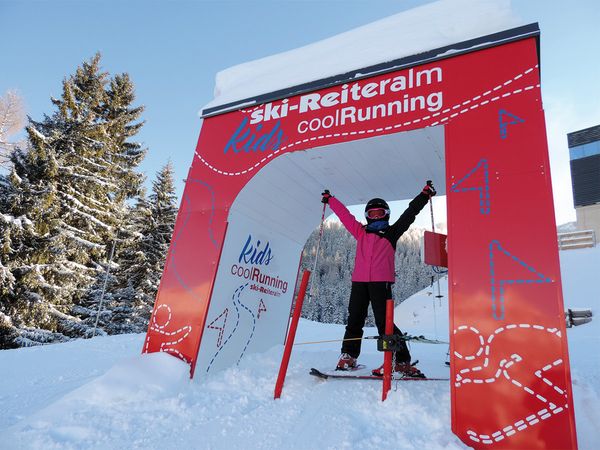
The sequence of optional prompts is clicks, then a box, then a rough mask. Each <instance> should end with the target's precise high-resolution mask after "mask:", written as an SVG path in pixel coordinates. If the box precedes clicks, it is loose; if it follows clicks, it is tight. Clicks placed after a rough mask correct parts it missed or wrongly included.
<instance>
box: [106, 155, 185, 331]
mask: <svg viewBox="0 0 600 450" xmlns="http://www.w3.org/2000/svg"><path fill="white" fill-rule="evenodd" d="M176 202H177V197H176V195H175V186H174V182H173V166H172V164H171V163H170V162H169V163H168V164H167V165H165V166H164V167H163V168H162V169H161V170H160V172H159V173H158V174H157V177H156V180H155V181H154V182H153V183H152V194H151V195H150V198H149V200H146V199H145V196H144V195H140V197H139V199H138V202H137V204H136V207H135V209H134V211H133V219H134V220H133V225H132V227H133V229H132V233H134V234H135V236H136V241H135V244H133V245H132V246H130V247H129V248H128V249H127V250H126V251H124V252H123V253H122V254H121V257H120V259H119V267H120V268H121V269H120V271H119V273H118V278H119V289H118V290H117V291H116V294H115V296H114V297H115V306H114V309H113V311H114V314H113V317H112V319H111V324H110V326H107V330H108V331H109V333H122V332H141V331H144V330H145V329H146V328H147V326H148V321H149V319H150V313H151V312H152V308H153V306H154V300H155V298H156V294H157V292H158V285H159V283H160V277H161V275H162V272H163V268H164V263H165V260H166V257H167V252H168V250H169V245H170V243H171V237H172V235H173V230H174V228H175V220H176V216H177V203H176Z"/></svg>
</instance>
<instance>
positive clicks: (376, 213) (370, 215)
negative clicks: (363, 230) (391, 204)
mask: <svg viewBox="0 0 600 450" xmlns="http://www.w3.org/2000/svg"><path fill="white" fill-rule="evenodd" d="M389 215H390V210H389V209H384V208H373V209H369V210H368V211H365V217H366V218H367V219H383V218H384V217H385V216H389Z"/></svg>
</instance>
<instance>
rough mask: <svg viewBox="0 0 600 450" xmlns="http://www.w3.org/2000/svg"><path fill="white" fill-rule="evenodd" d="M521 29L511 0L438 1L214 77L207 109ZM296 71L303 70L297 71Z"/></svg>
mask: <svg viewBox="0 0 600 450" xmlns="http://www.w3.org/2000/svg"><path fill="white" fill-rule="evenodd" d="M520 25H523V22H522V20H520V19H518V18H517V17H516V16H515V15H514V14H513V12H512V11H511V8H510V0H439V1H437V2H433V3H429V4H426V5H424V6H420V7H418V8H414V9H411V10H408V11H404V12H401V13H399V14H395V15H393V16H390V17H386V18H384V19H381V20H378V21H376V22H372V23H370V24H367V25H364V26H362V27H359V28H356V29H354V30H351V31H347V32H345V33H341V34H339V35H336V36H333V37H330V38H328V39H324V40H322V41H319V42H316V43H313V44H310V45H306V46H304V47H300V48H298V49H295V50H290V51H287V52H283V53H279V54H277V55H273V56H268V57H266V58H261V59H258V60H255V61H250V62H247V63H243V64H239V65H236V66H233V67H230V68H228V69H225V70H223V71H221V72H219V73H218V74H217V76H216V84H215V91H214V94H215V98H214V100H213V101H212V102H210V103H209V104H208V105H206V108H209V107H215V106H218V105H223V104H227V103H230V102H234V101H237V100H243V99H246V98H250V97H254V96H257V95H260V94H264V93H267V92H273V91H276V90H279V89H284V88H287V87H291V86H296V85H299V84H302V83H307V82H310V81H315V80H319V79H322V78H326V77H329V76H333V75H339V74H342V73H346V72H349V71H352V70H356V69H360V68H363V67H368V66H372V65H375V64H379V63H383V62H388V61H392V60H395V59H399V58H402V57H405V56H411V55H415V54H418V53H422V52H424V51H428V50H432V49H436V48H441V47H444V46H448V45H452V44H456V43H459V42H464V41H466V40H469V39H473V38H477V37H480V36H485V35H489V34H492V33H496V32H499V31H503V30H507V29H510V28H515V27H517V26H520ZM298 67H301V68H302V70H298Z"/></svg>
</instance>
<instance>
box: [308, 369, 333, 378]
mask: <svg viewBox="0 0 600 450" xmlns="http://www.w3.org/2000/svg"><path fill="white" fill-rule="evenodd" d="M310 374H311V375H313V376H315V377H318V378H322V379H323V380H326V379H327V378H329V375H327V374H326V373H323V372H321V371H320V370H317V369H315V368H314V367H313V368H311V369H310Z"/></svg>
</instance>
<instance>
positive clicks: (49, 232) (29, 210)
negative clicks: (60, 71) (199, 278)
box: [0, 54, 145, 345]
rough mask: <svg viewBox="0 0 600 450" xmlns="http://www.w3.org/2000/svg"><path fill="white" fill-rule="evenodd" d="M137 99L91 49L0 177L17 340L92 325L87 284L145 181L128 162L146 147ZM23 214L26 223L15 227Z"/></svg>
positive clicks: (55, 337)
mask: <svg viewBox="0 0 600 450" xmlns="http://www.w3.org/2000/svg"><path fill="white" fill-rule="evenodd" d="M133 100H134V96H133V85H132V83H131V82H130V80H129V77H128V76H127V75H125V74H123V75H118V76H115V77H114V78H112V79H109V77H108V74H106V73H103V72H101V70H100V55H99V54H97V55H96V56H94V57H93V58H92V59H91V60H89V61H87V62H84V63H83V64H82V66H80V67H78V68H77V70H76V72H75V73H74V74H73V75H72V76H70V77H67V78H65V80H64V81H63V91H62V95H61V97H60V98H59V99H52V103H53V104H54V106H55V107H56V111H55V112H54V113H53V114H52V115H51V116H44V118H43V120H42V121H39V122H38V121H34V120H32V119H30V120H29V125H28V126H27V128H26V130H27V135H28V148H27V151H24V150H21V149H19V148H17V149H16V150H14V151H13V152H12V154H11V163H12V167H13V169H12V173H11V175H10V176H9V177H4V178H3V182H2V183H0V184H1V185H2V186H3V188H2V189H4V192H5V193H6V194H7V199H6V200H4V201H3V202H2V205H0V208H2V209H1V210H0V213H3V215H4V217H11V218H13V220H12V221H10V222H11V223H10V224H9V223H8V222H9V221H4V222H6V223H5V224H3V225H0V232H2V233H3V236H4V235H6V236H8V238H9V239H10V244H9V245H8V246H6V245H4V246H3V247H5V248H4V249H3V253H2V255H3V256H2V257H3V258H4V259H2V261H3V262H2V265H3V266H4V269H2V272H3V273H4V276H3V281H2V283H3V284H2V286H3V289H4V291H3V292H4V293H2V294H1V295H2V296H1V297H0V307H1V308H2V309H0V312H2V313H3V314H5V315H6V316H7V317H8V318H9V319H10V326H11V327H13V328H15V329H18V330H19V331H18V334H19V337H18V338H17V341H18V344H19V345H33V344H36V343H45V342H52V341H61V340H66V339H67V338H68V337H75V336H86V335H90V333H91V328H90V327H89V324H88V323H86V322H84V321H82V320H81V318H80V317H78V316H82V317H84V318H85V314H86V312H88V311H89V305H90V303H91V304H93V302H94V301H95V300H96V298H97V297H96V296H95V295H94V293H95V292H97V290H94V288H93V286H94V285H95V284H96V285H97V284H98V282H99V280H100V279H101V278H100V276H101V274H102V273H103V272H104V269H105V267H106V264H107V258H108V252H109V251H110V247H111V243H112V242H113V241H115V239H116V238H117V231H118V230H119V229H120V228H123V226H124V223H125V220H127V217H128V214H127V210H128V206H127V202H126V201H127V199H128V198H131V197H133V196H134V195H135V194H136V193H137V191H138V190H139V187H140V185H141V183H142V177H141V175H139V174H136V173H135V172H134V169H135V168H136V167H137V165H138V164H139V163H140V162H141V160H142V158H143V156H144V153H145V150H142V149H141V145H140V144H137V143H131V142H130V141H129V139H130V138H131V137H132V136H134V135H135V134H136V133H137V132H138V130H139V128H140V127H141V125H142V123H136V122H135V121H136V120H137V119H138V117H139V116H140V114H141V111H142V108H141V107H132V106H131V103H132V102H133ZM21 217H23V218H24V219H26V221H27V223H29V224H31V225H30V226H28V227H27V228H24V227H20V228H21V229H20V228H19V227H15V224H14V220H15V219H14V218H21ZM23 222H24V221H21V223H23ZM4 261H8V263H5V262H4ZM7 270H8V272H10V275H11V276H12V278H10V277H8V276H7V275H6V273H7ZM0 292H2V291H0ZM90 292H91V294H90ZM86 302H87V305H86ZM3 323H4V324H5V325H6V323H8V322H7V320H3ZM5 328H6V326H5Z"/></svg>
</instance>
